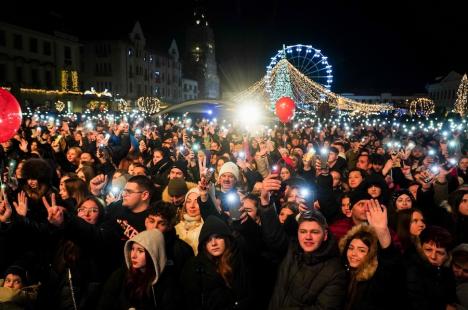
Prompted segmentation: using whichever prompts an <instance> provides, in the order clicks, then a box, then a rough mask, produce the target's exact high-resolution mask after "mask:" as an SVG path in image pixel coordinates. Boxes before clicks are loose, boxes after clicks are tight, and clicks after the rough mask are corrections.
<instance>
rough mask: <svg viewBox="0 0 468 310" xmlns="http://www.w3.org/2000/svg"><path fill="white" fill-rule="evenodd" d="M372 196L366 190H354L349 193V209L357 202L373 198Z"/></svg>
mask: <svg viewBox="0 0 468 310" xmlns="http://www.w3.org/2000/svg"><path fill="white" fill-rule="evenodd" d="M371 199H372V197H371V195H369V194H368V193H367V192H364V191H354V192H351V193H349V201H350V204H349V209H350V210H351V209H352V208H353V207H354V205H355V204H357V203H358V202H359V201H361V200H371Z"/></svg>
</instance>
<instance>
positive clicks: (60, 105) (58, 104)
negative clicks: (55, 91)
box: [55, 100, 65, 112]
mask: <svg viewBox="0 0 468 310" xmlns="http://www.w3.org/2000/svg"><path fill="white" fill-rule="evenodd" d="M55 108H56V109H57V111H59V112H62V111H63V109H65V103H64V102H63V101H60V100H57V101H56V102H55Z"/></svg>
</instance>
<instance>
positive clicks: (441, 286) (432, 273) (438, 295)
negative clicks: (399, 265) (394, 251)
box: [405, 247, 456, 310]
mask: <svg viewBox="0 0 468 310" xmlns="http://www.w3.org/2000/svg"><path fill="white" fill-rule="evenodd" d="M406 254H407V255H405V256H407V257H406V258H407V259H405V264H406V290H407V293H408V299H409V308H410V309H434V310H438V309H441V310H442V309H444V310H445V309H446V306H447V304H452V303H455V301H456V295H455V280H454V278H453V273H452V271H451V270H450V269H449V268H447V267H444V266H441V267H435V266H433V265H432V264H431V263H429V261H428V260H427V258H426V257H425V255H424V253H422V249H421V248H419V247H418V248H417V249H414V248H413V249H410V250H408V251H407V253H406Z"/></svg>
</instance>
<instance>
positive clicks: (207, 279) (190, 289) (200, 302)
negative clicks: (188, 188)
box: [181, 216, 251, 310]
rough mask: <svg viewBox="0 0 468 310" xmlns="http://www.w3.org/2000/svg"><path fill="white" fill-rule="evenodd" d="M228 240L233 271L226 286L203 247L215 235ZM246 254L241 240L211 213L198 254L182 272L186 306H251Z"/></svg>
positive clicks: (204, 227)
mask: <svg viewBox="0 0 468 310" xmlns="http://www.w3.org/2000/svg"><path fill="white" fill-rule="evenodd" d="M213 234H216V235H219V236H224V237H226V238H228V239H229V243H230V251H231V254H232V257H231V260H230V265H231V267H232V274H231V280H230V284H229V285H227V284H226V282H225V280H224V279H223V277H222V276H221V275H220V274H219V273H218V271H217V264H216V263H215V261H214V260H213V258H211V257H210V256H209V255H208V254H207V253H206V250H204V247H205V243H206V241H207V240H208V238H209V237H210V236H211V235H213ZM248 278H249V272H248V270H247V268H246V264H245V257H244V253H243V249H242V247H241V243H239V242H238V241H237V239H235V238H234V237H233V236H232V234H231V230H230V229H229V227H228V226H227V224H226V223H224V222H223V221H222V220H221V219H219V218H217V217H215V216H209V217H208V218H207V220H206V221H205V223H204V225H203V228H202V230H201V232H200V238H199V248H198V255H197V256H196V257H194V258H193V259H191V260H190V261H188V263H187V265H186V266H185V268H184V270H183V271H182V276H181V284H182V286H183V288H184V289H183V291H184V295H185V296H184V299H185V300H186V302H187V304H186V308H187V309H212V310H222V309H251V307H250V305H251V300H250V297H249V293H250V292H251V289H250V283H251V281H249V280H248Z"/></svg>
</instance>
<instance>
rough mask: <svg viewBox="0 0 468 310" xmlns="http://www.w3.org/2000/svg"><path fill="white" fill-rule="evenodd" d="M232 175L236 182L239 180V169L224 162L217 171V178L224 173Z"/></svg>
mask: <svg viewBox="0 0 468 310" xmlns="http://www.w3.org/2000/svg"><path fill="white" fill-rule="evenodd" d="M228 172H229V173H232V174H233V175H234V177H235V178H236V180H239V168H238V167H237V165H236V164H235V163H233V162H230V161H228V162H225V163H224V165H223V166H222V167H221V169H220V170H219V176H222V175H223V174H224V173H228Z"/></svg>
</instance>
